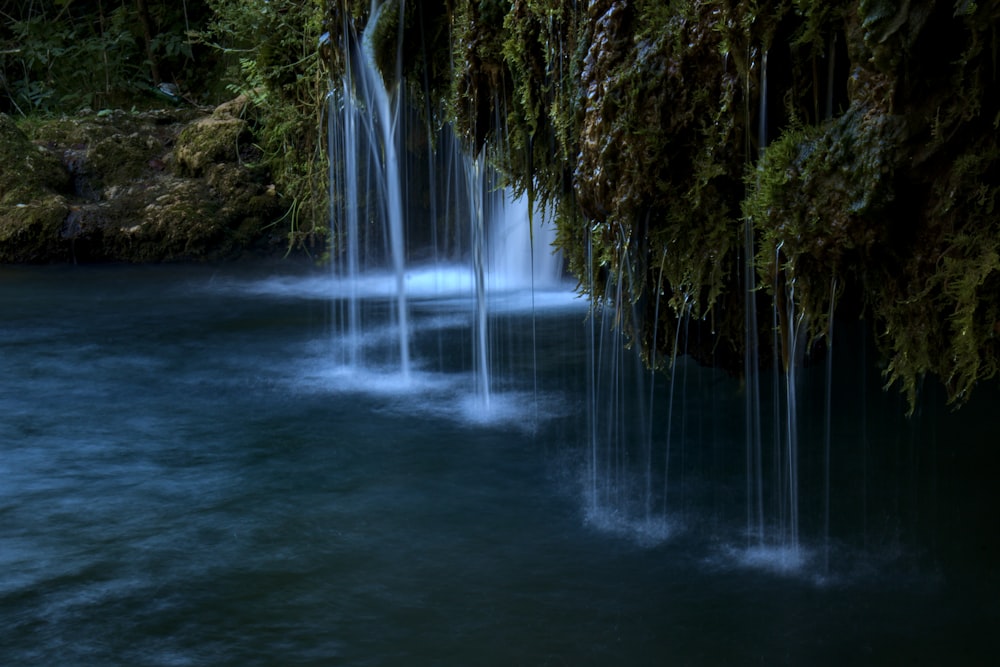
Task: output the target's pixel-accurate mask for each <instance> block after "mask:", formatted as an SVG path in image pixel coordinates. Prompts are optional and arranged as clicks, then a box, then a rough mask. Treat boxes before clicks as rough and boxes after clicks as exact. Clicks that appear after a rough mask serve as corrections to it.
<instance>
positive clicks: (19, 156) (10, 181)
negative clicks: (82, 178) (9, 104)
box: [0, 114, 69, 206]
mask: <svg viewBox="0 0 1000 667" xmlns="http://www.w3.org/2000/svg"><path fill="white" fill-rule="evenodd" d="M0 164H2V165H3V169H0V205H4V206H7V205H14V204H19V203H20V204H24V203H27V202H30V201H32V200H33V199H35V198H37V197H39V196H41V195H42V194H43V193H45V192H53V191H55V192H62V191H65V190H66V188H67V187H68V183H69V174H68V173H67V171H66V169H65V168H64V167H63V166H62V163H61V162H60V161H59V158H58V157H57V156H56V155H54V154H53V153H52V151H50V150H49V149H47V148H46V147H43V146H36V145H34V144H33V143H31V141H30V140H29V139H28V137H27V135H25V134H24V132H22V131H21V130H20V129H19V128H18V127H17V124H16V123H14V120H13V119H12V118H10V117H9V116H7V115H6V114H0Z"/></svg>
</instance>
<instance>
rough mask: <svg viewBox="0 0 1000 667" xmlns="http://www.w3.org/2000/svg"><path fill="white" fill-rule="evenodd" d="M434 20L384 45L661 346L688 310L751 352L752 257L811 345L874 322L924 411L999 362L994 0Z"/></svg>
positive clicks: (626, 6)
mask: <svg viewBox="0 0 1000 667" xmlns="http://www.w3.org/2000/svg"><path fill="white" fill-rule="evenodd" d="M352 4H353V3H348V5H352ZM438 4H441V3H438ZM438 13H439V15H441V16H444V17H445V18H444V19H443V20H442V19H441V18H440V17H439V18H438V19H433V18H431V19H428V17H427V16H426V15H423V16H421V15H420V14H419V13H418V12H417V11H416V10H414V9H413V3H407V10H406V13H405V14H404V16H403V24H402V25H400V24H399V23H398V18H397V19H396V21H397V22H396V23H392V24H391V25H390V24H389V23H387V24H386V26H385V27H383V28H380V31H381V33H382V34H383V35H384V39H385V42H386V44H389V43H390V42H391V43H392V44H393V45H395V44H397V43H398V38H393V40H389V34H390V33H392V34H394V35H398V34H400V33H401V34H403V35H404V49H407V51H406V55H404V59H403V63H404V65H403V68H402V71H403V75H404V77H405V79H406V81H407V83H408V86H410V87H411V88H418V87H421V86H423V90H424V91H425V93H424V94H427V95H430V96H431V97H432V98H438V97H441V98H445V99H444V100H443V101H445V102H446V103H447V104H446V107H445V108H446V109H447V115H448V117H449V118H450V119H451V120H452V121H453V122H454V124H455V127H456V128H457V130H458V132H459V135H460V136H461V137H463V138H464V140H465V141H466V143H467V144H468V146H469V147H470V149H471V150H473V151H476V152H479V151H483V150H485V151H487V153H488V154H489V156H490V158H491V159H492V160H493V162H494V163H495V165H496V166H497V167H498V168H500V169H501V171H502V172H503V174H504V176H505V179H506V182H507V183H508V184H510V185H512V186H513V187H514V188H515V190H517V191H518V192H519V193H525V194H527V196H528V199H529V201H530V202H531V203H532V204H535V205H544V206H546V207H547V209H548V210H555V211H556V213H557V215H556V225H557V245H558V246H559V247H560V248H561V249H562V251H563V253H564V255H565V257H566V258H567V262H568V265H569V267H570V269H571V271H573V272H574V273H575V274H576V276H577V277H578V278H579V279H580V282H581V288H582V289H584V290H586V291H589V292H590V293H591V296H592V297H593V298H595V299H596V300H605V299H611V300H612V301H614V302H615V303H616V305H617V306H619V308H621V309H623V311H626V310H627V311H628V312H630V313H635V314H636V317H635V318H634V319H630V318H623V319H622V321H621V325H622V326H623V328H625V330H626V333H627V334H628V340H629V341H630V344H635V345H637V346H638V347H639V349H640V351H641V352H642V353H643V355H644V356H645V357H646V358H647V360H649V361H650V362H652V363H656V362H657V360H662V359H663V358H665V357H667V356H669V352H670V350H671V348H672V346H673V343H674V341H675V340H677V339H676V337H675V336H674V334H675V333H677V332H678V328H677V327H678V326H679V324H680V323H681V322H684V323H685V325H684V328H683V330H684V331H687V328H688V326H694V327H700V326H703V327H704V331H703V334H705V335H703V336H702V335H699V340H700V339H702V338H704V339H706V340H708V341H709V342H708V343H706V345H707V347H706V348H705V349H703V350H702V351H701V352H696V354H698V355H699V357H700V358H702V359H706V360H708V359H710V360H712V361H714V362H716V363H723V364H727V365H731V366H732V367H734V368H738V367H741V366H742V364H741V363H739V359H740V356H741V354H742V345H743V340H744V337H743V335H744V334H743V331H742V326H743V324H742V322H743V318H742V309H743V308H744V303H743V302H744V295H745V290H746V289H747V286H746V285H743V284H742V280H743V278H742V276H743V272H742V271H741V270H740V265H741V263H743V262H746V261H749V260H748V254H747V253H748V252H749V256H750V257H753V258H754V261H755V263H756V268H757V276H758V284H759V285H761V286H762V288H763V289H762V290H761V291H760V293H759V294H758V296H761V297H762V296H763V295H764V294H767V293H770V294H771V295H772V297H773V298H774V299H776V300H778V301H781V300H783V299H787V298H792V299H794V304H788V305H794V307H795V309H796V312H798V313H801V314H802V316H803V318H804V321H806V322H808V323H809V331H810V333H811V339H813V340H815V339H818V338H821V337H822V336H823V335H824V333H825V332H826V331H827V329H828V318H829V314H830V313H831V312H832V311H833V310H842V309H846V310H844V311H843V315H844V316H851V317H853V316H863V317H866V318H867V319H868V320H869V321H870V322H871V323H872V326H873V327H874V330H875V332H876V334H877V336H878V340H879V342H880V349H881V350H882V352H883V354H884V356H885V359H884V364H885V368H886V369H887V380H888V381H889V382H890V383H891V384H894V385H898V386H899V387H900V389H901V390H902V391H903V392H904V393H905V394H907V395H908V396H909V397H910V400H911V405H913V401H914V400H915V397H916V391H917V387H918V386H919V385H920V384H921V382H922V379H923V377H924V376H925V375H926V374H928V373H931V374H934V375H936V376H937V377H939V378H940V379H941V380H942V381H943V382H944V383H945V386H946V387H947V388H948V391H949V395H950V396H951V398H952V399H953V400H955V401H958V402H960V401H962V400H964V399H965V398H967V396H968V394H969V392H970V391H971V390H972V388H973V387H974V386H975V384H976V383H977V382H979V381H981V380H983V379H986V378H990V377H993V376H994V375H995V374H996V372H997V364H998V356H1000V351H998V349H997V345H998V343H997V339H998V337H1000V324H998V322H1000V317H998V305H997V303H996V301H997V299H998V298H1000V297H997V294H998V289H997V288H998V283H1000V277H998V269H997V250H996V248H997V247H1000V239H998V231H997V226H998V223H997V222H996V220H997V208H996V207H997V201H996V196H997V192H996V190H997V187H998V186H1000V176H998V171H1000V169H998V161H997V144H996V139H995V137H996V135H997V133H998V130H1000V93H998V90H1000V86H997V85H996V82H997V80H998V72H997V61H998V58H997V55H996V54H997V53H998V52H1000V41H998V37H997V30H996V25H997V24H998V22H1000V7H998V6H997V4H996V3H968V2H954V3H940V2H933V1H932V0H913V1H912V2H907V3H892V2H885V1H884V0H853V1H850V2H843V3H832V4H831V3H823V2H818V1H815V0H785V1H780V0H776V1H773V2H761V1H758V2H749V1H736V2H733V1H722V0H717V1H710V2H687V1H678V2H669V3H664V2H660V1H658V0H595V1H593V2H589V3H579V2H572V1H571V0H513V1H512V2H499V1H497V0H454V2H449V1H444V2H443V10H441V11H439V12H438ZM397 15H398V12H397ZM445 23H447V25H446V26H445ZM417 33H420V36H418V35H417ZM428 35H430V37H428ZM444 35H447V39H448V41H449V50H450V69H449V70H448V72H449V73H448V74H445V73H443V72H444V70H445V68H444V67H443V66H442V62H443V60H442V58H441V54H442V53H443V52H444V51H445V49H443V48H442V46H441V44H442V41H443V39H444V37H443V36H444ZM384 67H387V65H384ZM421 67H427V68H431V71H429V72H425V73H423V74H420V69H421ZM765 79H766V80H767V85H766V87H765V85H764V82H765ZM445 80H450V83H449V84H447V85H444V84H443V83H442V82H443V81H445ZM442 91H447V92H442ZM441 101H442V100H427V103H426V104H425V106H426V107H427V108H429V109H438V108H441V106H440V104H439V103H440V102H441ZM746 222H749V224H751V225H752V231H753V237H754V238H755V240H756V246H755V247H754V248H752V249H749V251H748V250H747V249H744V248H742V244H743V232H742V230H743V226H744V224H745V223H746ZM790 287H794V290H791V289H789V288H790ZM831 287H833V289H831ZM831 300H833V301H834V303H831ZM688 322H690V323H691V324H690V325H689V324H688ZM762 326H765V325H762ZM760 333H761V334H762V335H766V334H768V332H767V331H766V330H764V331H762V332H760Z"/></svg>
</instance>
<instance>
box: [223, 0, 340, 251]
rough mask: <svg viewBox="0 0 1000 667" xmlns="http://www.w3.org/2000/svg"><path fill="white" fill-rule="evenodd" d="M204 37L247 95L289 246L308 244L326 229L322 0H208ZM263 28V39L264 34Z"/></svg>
mask: <svg viewBox="0 0 1000 667" xmlns="http://www.w3.org/2000/svg"><path fill="white" fill-rule="evenodd" d="M210 5H211V7H212V9H213V11H214V12H215V14H214V19H213V22H212V24H211V26H210V31H209V33H208V36H207V37H208V39H210V40H211V41H212V43H213V44H215V45H216V47H217V48H218V49H219V50H220V51H221V52H222V53H223V54H225V55H226V56H227V57H229V58H230V59H231V61H230V63H231V64H230V67H229V72H228V75H227V76H228V80H229V81H228V84H227V85H228V87H229V89H230V90H231V91H232V92H233V93H237V94H243V95H246V96H247V98H248V99H249V100H251V101H252V102H253V105H252V107H251V108H252V109H253V113H252V114H251V116H250V117H249V118H247V120H249V121H251V123H252V125H253V131H254V135H255V137H256V140H257V145H258V147H259V149H260V150H261V152H262V154H263V157H262V161H263V165H264V166H265V167H267V168H268V169H269V170H270V172H271V174H272V177H273V178H274V180H275V184H276V185H277V187H278V192H279V194H280V195H281V197H282V198H283V199H284V200H285V201H287V202H288V210H287V212H286V215H285V217H284V218H283V221H284V223H285V224H287V226H288V229H289V231H288V238H289V247H290V248H299V249H305V250H308V249H309V248H311V247H312V246H313V245H314V244H315V243H317V241H318V240H320V238H322V237H324V236H325V234H326V233H327V231H326V215H327V209H328V207H327V202H326V199H325V197H326V194H325V193H326V182H325V178H326V165H325V164H324V160H325V155H324V152H323V150H322V145H321V141H320V137H319V127H320V124H321V123H320V117H319V116H320V114H321V113H322V109H323V106H324V105H323V101H324V99H325V97H326V93H327V80H326V77H325V75H324V73H323V71H322V68H321V66H320V60H319V52H318V50H317V44H318V41H319V36H320V34H321V32H322V20H323V16H324V11H325V7H324V3H323V2H322V0H313V1H312V2H307V3H302V2H297V1H295V0H210ZM262 36H263V39H262Z"/></svg>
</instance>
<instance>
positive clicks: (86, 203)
mask: <svg viewBox="0 0 1000 667" xmlns="http://www.w3.org/2000/svg"><path fill="white" fill-rule="evenodd" d="M246 106H247V104H246V101H245V100H242V99H238V100H235V101H233V102H231V103H227V104H226V105H223V106H220V107H219V108H217V109H216V110H215V111H214V112H213V113H212V114H211V115H209V116H205V115H203V114H201V113H199V112H196V111H193V110H170V111H150V112H143V113H128V112H125V111H111V112H100V113H97V114H94V113H82V114H80V115H78V116H76V117H71V118H61V119H53V120H47V121H41V122H32V123H30V124H29V126H28V128H27V134H26V133H25V132H22V131H21V130H20V129H18V127H17V126H16V125H15V123H14V122H13V120H12V119H11V118H9V117H6V116H3V115H0V142H2V143H0V162H2V163H3V164H4V165H5V168H4V170H3V172H2V175H0V262H8V263H27V262H31V263H44V262H66V261H77V262H98V261H100V262H103V261H123V262H162V261H182V260H209V259H224V258H232V257H237V256H241V255H244V254H247V253H251V254H255V253H256V254H267V253H272V252H280V251H283V250H284V249H285V243H286V241H285V239H284V238H283V237H281V235H280V234H278V233H277V232H276V231H272V230H271V229H270V228H269V227H268V226H269V224H270V223H272V222H273V221H274V220H275V219H277V218H279V217H280V216H281V214H282V212H283V211H284V208H285V207H284V206H283V205H282V202H280V201H279V198H278V197H277V195H276V193H275V189H274V186H273V185H271V184H270V183H269V179H268V176H267V173H266V172H265V171H264V170H262V169H260V168H259V167H258V166H256V164H255V161H256V160H258V159H259V155H258V154H257V152H256V149H255V148H254V147H253V143H252V136H251V132H250V127H249V125H248V123H247V121H246V120H244V119H243V118H241V115H242V114H243V113H244V112H245V111H246ZM29 135H30V138H29ZM6 165H12V168H7V167H6Z"/></svg>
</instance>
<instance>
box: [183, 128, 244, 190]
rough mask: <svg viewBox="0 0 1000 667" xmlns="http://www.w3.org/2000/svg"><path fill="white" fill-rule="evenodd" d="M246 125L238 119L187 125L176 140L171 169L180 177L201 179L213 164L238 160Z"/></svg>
mask: <svg viewBox="0 0 1000 667" xmlns="http://www.w3.org/2000/svg"><path fill="white" fill-rule="evenodd" d="M248 140H249V126H248V125H247V122H246V121H245V120H242V119H240V118H217V117H214V116H212V117H208V118H202V119H201V120H198V121H195V122H194V123H192V124H190V125H188V126H187V127H185V128H184V130H183V131H182V132H181V134H180V136H179V137H178V138H177V146H176V148H175V149H174V159H175V161H174V168H175V169H176V172H177V173H178V174H179V175H182V176H201V175H202V174H204V173H205V171H206V170H207V169H208V168H209V167H211V166H212V165H213V164H216V163H219V162H232V161H237V160H239V156H240V146H241V142H243V141H248Z"/></svg>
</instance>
